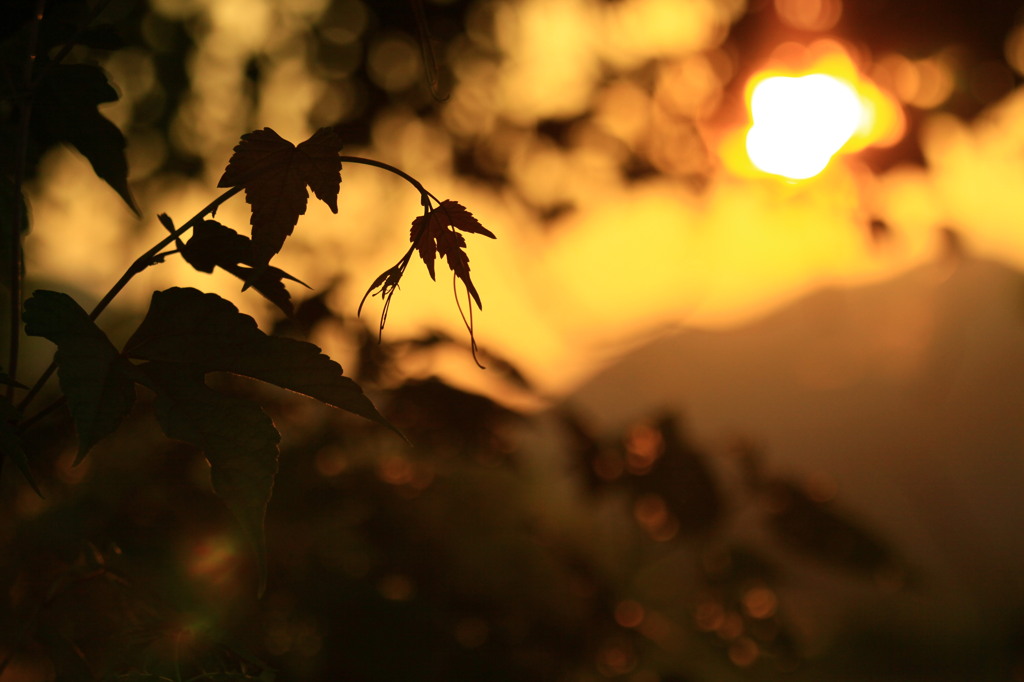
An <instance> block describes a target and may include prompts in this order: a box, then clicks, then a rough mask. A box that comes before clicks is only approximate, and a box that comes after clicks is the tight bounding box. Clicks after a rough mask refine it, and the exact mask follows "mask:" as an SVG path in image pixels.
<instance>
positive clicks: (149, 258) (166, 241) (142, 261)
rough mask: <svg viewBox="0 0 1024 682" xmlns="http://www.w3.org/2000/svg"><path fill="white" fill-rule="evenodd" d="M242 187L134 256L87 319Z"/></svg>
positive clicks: (29, 398) (53, 367)
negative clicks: (132, 260)
mask: <svg viewBox="0 0 1024 682" xmlns="http://www.w3.org/2000/svg"><path fill="white" fill-rule="evenodd" d="M242 189H243V188H242V186H241V185H239V186H237V187H232V188H231V189H229V190H227V191H225V192H224V193H223V194H221V195H220V196H219V197H217V198H216V199H214V200H213V201H211V202H210V203H209V204H207V205H206V207H205V208H203V210H201V211H199V213H196V214H195V215H194V216H192V217H191V218H189V219H188V221H187V222H185V223H184V224H183V225H182V226H181V227H179V228H178V229H176V230H174V231H173V232H171V233H170V234H169V235H167V236H166V237H164V238H163V239H161V240H160V241H159V242H158V243H157V244H156V245H155V246H153V247H152V248H150V249H149V250H148V251H146V253H144V254H142V255H141V256H139V257H138V258H136V259H135V262H133V263H132V264H131V265H129V266H128V269H127V270H125V271H124V274H123V275H121V278H120V279H119V280H117V282H115V283H114V286H112V287H110V291H108V292H107V293H106V294H105V295H104V296H103V298H101V299H100V302H99V303H97V304H96V307H94V308H93V309H92V312H91V313H89V319H91V320H95V319H96V318H97V317H99V316H100V313H102V312H103V311H104V310H106V309H107V306H108V305H110V302H111V301H113V300H114V298H115V297H116V296H117V295H118V294H119V293H121V290H122V289H124V288H125V286H127V284H128V282H130V281H131V279H132V278H133V277H135V275H137V274H139V273H140V272H142V271H143V270H145V269H146V268H147V267H149V266H150V265H152V264H153V262H154V259H155V258H156V256H158V255H160V251H161V250H163V249H164V248H165V247H167V246H169V245H170V244H172V243H173V242H174V240H175V239H177V238H179V237H180V236H181V235H182V234H184V233H185V232H187V231H188V230H190V229H192V228H193V227H195V226H196V225H198V224H199V222H200V221H201V220H202V219H203V218H205V217H206V216H207V215H209V214H210V213H213V212H214V211H215V210H217V208H218V207H219V206H220V205H221V204H223V203H224V202H225V201H227V200H228V199H230V198H231V197H233V196H235V195H236V194H238V193H239V192H241V191H242ZM56 369H57V363H56V361H54V362H51V363H50V366H49V367H47V368H46V371H44V372H43V373H42V374H41V375H40V376H39V379H37V380H36V382H35V383H34V384H33V385H32V388H31V389H29V392H28V394H27V395H26V396H25V397H24V399H22V401H21V403H19V404H18V409H19V410H22V411H24V410H25V408H26V407H27V406H28V404H29V403H31V402H32V400H33V398H35V397H36V394H38V393H39V391H40V390H42V388H43V385H44V384H45V383H46V382H47V380H48V379H49V378H50V377H51V376H53V373H54V372H55V371H56ZM51 408H52V406H47V407H45V408H43V410H41V411H40V412H39V415H41V414H43V413H44V412H48V411H49V410H51ZM37 417H38V415H36V416H34V417H33V418H32V420H31V421H33V422H34V421H36V419H37Z"/></svg>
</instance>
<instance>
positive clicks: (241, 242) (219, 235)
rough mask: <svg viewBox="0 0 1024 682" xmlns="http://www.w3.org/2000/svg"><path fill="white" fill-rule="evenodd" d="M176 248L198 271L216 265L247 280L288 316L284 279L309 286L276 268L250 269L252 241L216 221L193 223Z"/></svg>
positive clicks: (206, 269) (251, 265) (287, 295)
mask: <svg viewBox="0 0 1024 682" xmlns="http://www.w3.org/2000/svg"><path fill="white" fill-rule="evenodd" d="M178 251H180V252H181V255H182V257H183V258H184V259H185V261H186V262H187V263H188V264H189V265H191V266H192V267H193V268H195V269H196V270H198V271H200V272H213V269H214V267H219V268H222V269H224V270H226V271H227V272H230V273H231V274H232V275H234V276H235V277H238V278H239V279H241V280H242V281H244V282H248V283H249V284H251V285H252V288H253V289H255V290H256V291H258V292H259V293H260V294H262V295H263V297H264V298H266V299H267V300H268V301H270V302H271V303H273V304H274V305H276V306H277V307H278V308H280V309H281V310H282V311H284V314H285V315H288V316H291V314H292V311H293V309H292V301H291V295H290V294H289V293H288V290H287V289H286V288H285V286H284V280H286V279H288V280H291V281H293V282H298V283H299V284H301V285H302V286H304V287H306V288H307V289H308V288H309V286H308V285H307V284H306V283H305V282H303V281H302V280H300V279H297V278H295V277H292V276H291V275H289V274H288V273H287V272H285V271H284V270H281V269H280V268H275V267H273V266H271V265H266V266H264V267H262V268H254V265H255V256H254V253H253V248H252V241H251V240H250V239H249V238H248V237H246V236H245V235H242V234H238V233H237V232H235V231H234V230H232V229H231V228H230V227H226V226H224V225H221V224H220V223H219V222H217V221H216V220H204V221H202V222H201V223H199V224H198V225H196V226H195V227H194V228H193V229H192V236H191V238H190V239H189V240H188V241H187V242H185V243H184V244H181V245H180V246H179V247H178ZM250 278H251V279H250Z"/></svg>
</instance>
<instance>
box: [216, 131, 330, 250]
mask: <svg viewBox="0 0 1024 682" xmlns="http://www.w3.org/2000/svg"><path fill="white" fill-rule="evenodd" d="M340 151H341V138H340V137H338V134H337V133H336V132H335V130H334V128H321V129H320V130H318V131H316V132H315V133H314V134H313V136H312V137H310V138H309V139H308V140H306V141H305V142H302V143H300V144H299V145H298V146H295V145H293V144H292V143H291V142H289V141H288V140H286V139H284V138H283V137H281V136H280V135H278V134H277V133H276V132H274V131H273V130H272V129H270V128H263V129H262V130H256V131H254V132H251V133H247V134H245V135H243V136H242V141H241V142H239V144H238V146H236V147H235V153H234V154H233V155H232V156H231V160H230V161H228V165H227V168H225V169H224V175H222V176H221V178H220V182H218V183H217V186H218V187H237V186H239V185H241V186H243V187H245V200H246V201H247V202H248V203H249V204H250V205H251V206H252V219H251V222H252V242H253V249H254V251H255V258H256V263H255V265H256V266H257V267H258V266H260V265H263V264H265V263H267V262H269V261H270V259H271V258H272V257H273V255H274V254H275V253H277V252H278V251H280V250H281V246H282V245H283V244H284V241H285V239H287V237H288V235H290V234H291V233H292V230H293V229H294V228H295V223H296V222H298V220H299V216H300V215H303V214H304V213H305V212H306V200H307V199H308V198H309V194H308V192H307V191H306V186H307V185H308V186H309V188H310V189H312V190H313V194H315V195H316V197H317V198H318V199H320V200H321V201H323V202H324V203H325V204H327V206H328V207H330V209H331V211H332V212H334V213H337V212H338V190H339V189H340V187H341V159H340V157H339V156H338V153H339V152H340Z"/></svg>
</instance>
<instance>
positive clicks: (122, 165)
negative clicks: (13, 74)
mask: <svg viewBox="0 0 1024 682" xmlns="http://www.w3.org/2000/svg"><path fill="white" fill-rule="evenodd" d="M42 66H44V67H45V68H40V73H41V77H40V79H39V83H38V85H37V88H36V91H35V97H34V100H33V110H32V111H33V117H32V135H33V137H34V138H35V141H36V143H37V144H38V145H39V146H40V147H42V149H47V148H49V147H52V146H53V145H55V144H57V143H60V142H63V143H65V144H69V145H71V146H72V147H74V148H75V149H77V150H78V151H79V152H80V153H81V154H82V156H84V157H85V158H86V159H88V160H89V163H90V164H92V167H93V170H94V171H95V172H96V175H98V176H99V177H100V178H102V179H103V180H104V181H105V182H106V183H107V184H108V185H110V186H111V187H112V188H113V189H114V191H116V192H117V193H118V194H119V195H121V198H122V199H124V202H125V203H126V204H128V207H129V208H131V209H132V211H134V212H135V213H136V214H138V212H139V209H138V207H137V206H136V205H135V199H134V198H133V197H132V193H131V190H130V189H129V188H128V161H127V159H126V158H125V139H124V135H122V134H121V131H120V130H119V129H118V127H117V126H116V125H114V124H113V123H111V122H110V121H109V120H108V119H107V118H105V117H104V116H103V115H102V114H100V112H99V110H98V109H97V107H98V106H99V105H100V104H103V103H106V102H114V101H116V100H117V99H118V95H117V91H116V90H114V88H113V86H111V85H110V83H109V82H108V81H107V76H106V74H105V73H103V71H102V70H101V69H100V68H99V67H96V66H92V65H89V64H44V65H42ZM40 151H42V150H40Z"/></svg>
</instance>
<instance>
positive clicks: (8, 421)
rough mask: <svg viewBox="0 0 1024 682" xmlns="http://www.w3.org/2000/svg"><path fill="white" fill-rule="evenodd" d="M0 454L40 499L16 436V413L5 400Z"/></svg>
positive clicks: (1, 402) (0, 415)
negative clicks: (18, 471) (17, 471)
mask: <svg viewBox="0 0 1024 682" xmlns="http://www.w3.org/2000/svg"><path fill="white" fill-rule="evenodd" d="M4 376H6V375H4ZM0 452H2V453H3V455H4V456H5V457H8V458H9V459H10V460H11V461H12V462H14V464H15V465H16V466H17V467H18V469H20V470H21V473H22V475H23V476H25V480H27V481H28V484H29V485H30V486H32V490H35V491H36V495H39V497H42V496H43V493H42V492H40V490H39V486H38V485H36V481H35V478H34V477H33V476H32V469H31V468H29V465H28V457H27V456H26V455H25V449H24V448H23V447H22V445H21V437H20V436H19V434H18V411H17V410H16V409H14V406H13V405H11V402H10V401H9V400H7V398H3V399H0Z"/></svg>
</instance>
